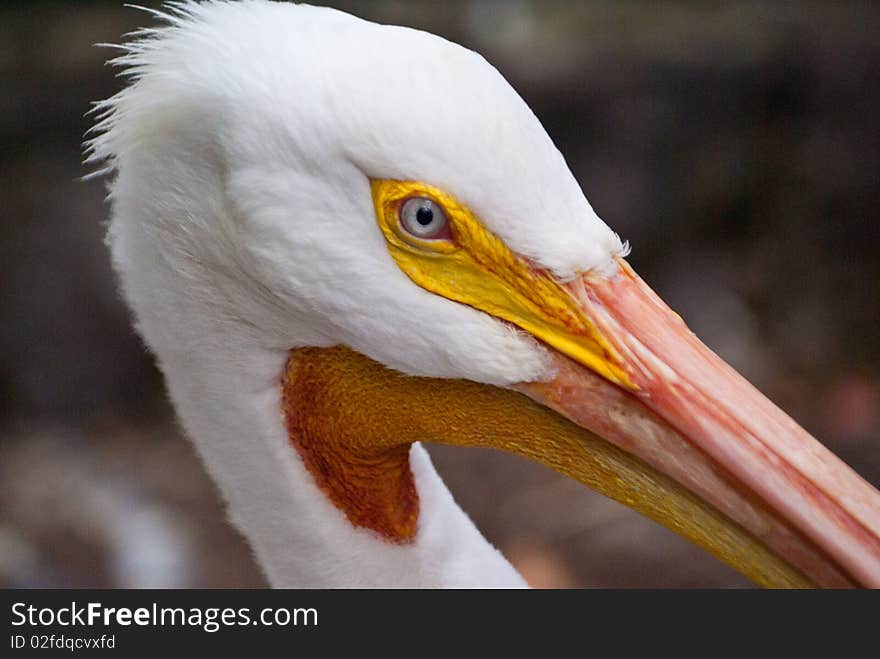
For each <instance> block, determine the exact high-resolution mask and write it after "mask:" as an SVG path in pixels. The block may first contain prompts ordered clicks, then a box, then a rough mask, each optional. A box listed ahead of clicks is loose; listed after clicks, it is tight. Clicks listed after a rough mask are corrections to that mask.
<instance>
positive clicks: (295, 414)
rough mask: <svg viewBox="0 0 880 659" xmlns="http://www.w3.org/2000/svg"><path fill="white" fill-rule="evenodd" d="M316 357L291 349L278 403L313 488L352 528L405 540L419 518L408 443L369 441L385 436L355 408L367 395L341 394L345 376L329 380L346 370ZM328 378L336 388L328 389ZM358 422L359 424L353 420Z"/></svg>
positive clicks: (307, 351) (370, 416) (372, 417)
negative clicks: (324, 496)
mask: <svg viewBox="0 0 880 659" xmlns="http://www.w3.org/2000/svg"><path fill="white" fill-rule="evenodd" d="M316 354H319V353H315V351H313V350H311V349H305V350H298V351H293V352H291V354H290V358H289V359H288V361H287V365H286V367H285V369H284V375H283V377H282V408H283V412H284V420H285V423H286V426H287V433H288V437H289V438H290V442H291V443H292V444H293V446H294V447H295V448H296V450H297V451H298V452H299V454H300V457H302V459H303V462H304V463H305V465H306V468H307V469H308V470H309V472H311V474H312V476H313V477H314V478H315V481H316V482H317V484H318V487H320V488H321V490H323V492H324V493H325V494H326V495H327V496H328V497H329V498H330V500H331V501H332V502H333V504H334V505H335V506H336V507H337V508H339V509H340V510H341V511H342V512H344V513H345V515H346V516H347V517H348V520H349V521H350V522H351V523H352V524H353V525H354V526H359V527H364V528H368V529H371V530H373V531H375V532H376V533H379V534H380V535H382V536H383V537H384V538H386V539H387V540H390V541H393V542H400V543H403V542H409V541H411V540H412V539H413V538H414V537H415V535H416V528H417V524H418V517H419V495H418V492H417V491H416V487H415V483H414V482H413V475H412V471H411V470H410V467H409V450H410V445H411V443H410V442H386V441H370V440H373V439H375V438H376V437H382V436H383V435H382V428H381V427H379V428H377V427H376V421H377V419H376V417H375V415H374V414H372V413H370V411H368V410H363V411H362V412H363V413H360V411H359V410H358V409H357V406H359V405H363V404H364V403H365V400H364V399H363V398H361V397H359V396H357V395H352V397H351V398H350V399H347V398H346V388H345V384H344V383H345V381H346V378H345V377H341V378H336V377H333V376H334V375H337V376H338V375H343V376H344V373H328V372H327V370H326V369H328V368H330V369H332V368H333V367H334V363H333V362H327V361H326V360H314V359H310V358H309V357H310V356H315V355H316ZM331 382H332V383H333V384H334V385H337V386H333V387H330V386H328V383H331ZM351 393H352V394H354V393H355V392H351ZM341 408H342V409H341ZM358 420H360V421H362V422H363V423H364V424H365V425H363V426H361V427H358V426H356V425H352V424H354V423H357V422H358Z"/></svg>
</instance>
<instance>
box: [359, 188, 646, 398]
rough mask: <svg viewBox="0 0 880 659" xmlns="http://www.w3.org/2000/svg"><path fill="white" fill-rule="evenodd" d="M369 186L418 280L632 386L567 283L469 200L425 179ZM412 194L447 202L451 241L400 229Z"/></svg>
mask: <svg viewBox="0 0 880 659" xmlns="http://www.w3.org/2000/svg"><path fill="white" fill-rule="evenodd" d="M370 186H371V190H372V194H373V203H374V205H375V209H376V219H377V221H378V223H379V227H380V228H381V230H382V233H383V234H384V236H385V240H386V242H387V244H388V250H389V252H390V253H391V256H392V257H393V258H394V260H395V261H396V263H397V265H398V266H399V267H400V269H401V270H403V272H404V273H405V274H406V275H407V276H408V277H409V278H410V279H411V280H412V281H413V282H415V283H416V284H417V285H418V286H420V287H422V288H424V289H425V290H428V291H430V292H432V293H435V294H436V295H440V296H442V297H445V298H447V299H450V300H454V301H456V302H460V303H462V304H466V305H468V306H470V307H473V308H475V309H479V310H480V311H483V312H484V313H487V314H490V315H492V316H495V317H496V318H500V319H502V320H505V321H507V322H509V323H512V324H513V325H516V326H517V327H520V328H521V329H523V330H525V331H526V332H528V333H530V334H532V335H533V336H535V337H537V338H538V339H540V340H542V341H544V342H545V343H547V344H548V345H550V346H552V347H554V348H556V349H557V350H559V351H560V352H562V353H563V354H565V355H567V356H569V357H571V358H572V359H574V360H576V361H578V362H580V363H581V364H583V365H585V366H587V367H589V368H591V369H592V370H594V371H595V372H596V373H598V374H599V375H602V376H603V377H605V378H607V379H608V380H610V381H612V382H614V383H616V384H619V385H621V386H623V387H626V388H628V389H635V385H633V383H632V382H631V380H630V379H629V377H628V376H627V374H626V372H625V371H624V370H623V368H622V366H621V364H622V360H621V357H620V355H619V354H618V353H617V351H616V350H615V349H614V348H613V347H612V346H611V345H610V343H609V342H608V341H607V340H606V339H605V338H604V337H603V336H602V335H601V334H600V333H599V331H598V330H597V329H596V328H595V326H594V325H593V324H592V323H591V322H590V321H589V320H588V319H587V318H586V317H585V316H584V314H583V313H582V312H581V310H580V308H579V307H578V305H577V303H576V302H575V301H574V299H573V298H572V296H571V295H570V294H569V293H568V292H567V291H566V290H565V289H564V288H563V287H562V285H561V284H560V283H559V282H557V281H556V280H555V279H554V278H553V277H552V276H551V275H550V273H548V272H547V271H546V270H543V269H540V268H537V267H534V266H533V265H532V264H530V263H529V262H528V261H527V260H526V259H524V258H522V257H520V256H517V255H516V254H514V253H513V252H512V251H511V250H510V249H509V248H508V247H507V245H505V244H504V242H503V241H501V240H500V239H499V238H498V237H497V236H495V235H494V234H493V233H491V232H490V231H488V230H487V229H486V228H485V227H484V226H483V225H482V223H481V222H480V221H479V220H478V219H477V217H476V216H475V215H474V214H473V213H472V212H471V211H470V210H469V209H468V208H467V207H466V206H465V205H464V204H461V203H460V202H459V201H458V200H456V199H455V198H454V197H453V196H452V195H450V194H448V193H447V192H444V191H443V190H440V189H438V188H435V187H433V186H431V185H428V184H426V183H419V182H415V181H396V180H390V179H382V180H375V179H374V180H372V181H371V182H370ZM411 197H427V198H429V199H431V200H433V201H434V202H435V203H437V204H439V205H440V206H441V207H442V208H443V211H444V213H445V214H446V219H447V222H448V223H449V226H450V230H451V239H450V240H421V239H419V238H416V237H415V236H412V235H411V234H409V233H407V232H406V231H405V229H403V227H402V226H401V225H400V219H399V215H398V213H399V209H400V206H401V204H402V203H403V202H404V201H406V200H407V199H409V198H411Z"/></svg>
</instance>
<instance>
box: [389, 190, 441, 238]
mask: <svg viewBox="0 0 880 659" xmlns="http://www.w3.org/2000/svg"><path fill="white" fill-rule="evenodd" d="M400 225H401V226H402V227H403V229H404V230H405V231H406V232H407V233H409V234H411V235H413V236H415V237H416V238H421V239H422V240H431V239H432V238H437V237H438V236H440V235H441V234H442V233H443V230H444V229H445V228H446V214H445V213H444V212H443V209H442V208H440V205H439V204H438V203H437V202H435V201H433V200H432V199H428V198H427V197H411V198H410V199H407V200H406V201H405V202H403V204H402V205H401V206H400Z"/></svg>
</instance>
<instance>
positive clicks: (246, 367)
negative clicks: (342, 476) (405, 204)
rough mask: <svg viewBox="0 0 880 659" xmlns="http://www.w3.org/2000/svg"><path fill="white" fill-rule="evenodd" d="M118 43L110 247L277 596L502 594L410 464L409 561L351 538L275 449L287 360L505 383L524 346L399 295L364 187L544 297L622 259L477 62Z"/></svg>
mask: <svg viewBox="0 0 880 659" xmlns="http://www.w3.org/2000/svg"><path fill="white" fill-rule="evenodd" d="M160 18H161V19H162V20H163V21H164V24H163V25H162V26H160V27H158V28H153V29H149V30H143V31H141V32H139V33H137V35H136V37H135V39H134V40H133V41H131V42H129V43H128V44H126V45H124V46H123V47H122V48H123V54H122V55H121V56H120V57H119V58H117V60H116V63H117V64H119V65H121V66H123V67H125V69H124V70H125V74H126V75H128V76H129V77H130V78H131V83H130V84H129V85H128V86H127V87H126V88H125V89H124V90H123V91H122V92H120V93H119V94H117V95H116V96H114V97H113V98H111V99H109V100H107V101H104V102H102V103H99V104H98V105H97V112H98V122H97V125H96V129H95V130H96V133H95V136H94V137H93V138H92V139H91V141H90V142H89V143H88V152H89V160H90V161H91V162H92V163H94V164H96V165H97V164H100V163H104V169H103V170H101V171H104V172H114V173H115V177H114V179H113V182H112V186H111V199H112V205H113V210H112V222H111V227H110V231H109V236H108V242H109V245H110V247H111V249H112V252H113V258H114V263H115V267H116V269H117V271H118V273H119V277H120V280H121V283H122V287H123V290H124V293H125V297H126V299H127V301H128V302H129V304H130V305H131V307H132V309H133V310H134V313H135V316H136V320H137V326H138V329H139V331H140V333H141V334H142V335H143V337H144V339H145V341H146V342H147V344H148V345H149V347H150V348H151V349H152V351H153V352H154V353H155V354H156V355H157V358H158V360H159V363H160V366H161V368H162V370H163V372H164V374H165V378H166V381H167V383H168V388H169V391H170V393H171V396H172V399H173V401H174V404H175V407H176V409H177V411H178V413H179V415H180V418H181V419H182V421H183V424H184V426H185V427H186V430H187V432H188V434H189V435H190V437H192V439H193V441H194V442H195V444H196V446H197V448H198V450H199V452H200V454H201V455H202V458H203V459H204V461H205V463H206V465H207V467H208V469H209V470H210V472H211V473H212V475H213V476H214V478H215V480H216V481H217V483H218V485H219V487H220V489H221V491H222V492H223V495H224V496H225V498H226V500H227V501H228V504H229V511H230V516H231V518H232V520H233V521H234V522H235V523H236V524H237V525H238V527H239V528H240V529H241V530H242V531H243V532H244V534H245V535H246V536H247V537H248V538H249V539H250V541H251V543H252V545H253V547H254V550H255V552H256V554H257V557H258V559H259V560H260V562H261V564H262V565H263V567H264V569H265V570H266V572H267V574H268V576H269V578H270V580H271V581H272V583H274V584H276V585H314V586H317V585H325V586H346V585H401V586H403V585H409V586H428V585H478V584H482V585H499V586H500V585H522V580H521V579H520V577H519V576H518V575H517V574H516V573H515V571H514V570H513V569H512V568H511V567H510V565H509V564H508V563H507V562H506V561H505V560H504V559H503V558H502V557H501V556H500V554H498V553H497V551H496V550H494V549H493V548H492V547H491V546H490V545H489V544H488V543H487V542H486V541H485V540H484V539H483V538H482V537H481V536H480V534H479V533H478V532H477V531H476V529H475V528H474V527H473V525H472V524H471V522H470V520H469V519H468V518H467V517H466V516H465V515H464V514H463V513H462V512H461V510H460V509H459V508H458V507H457V506H456V505H455V504H454V502H453V501H452V498H451V496H450V495H449V493H448V491H447V490H446V488H445V486H444V485H443V484H442V482H441V481H440V479H439V477H438V476H437V475H436V473H435V472H434V470H433V468H432V467H431V465H430V462H429V459H428V457H427V454H426V453H425V452H424V451H423V450H422V449H421V448H420V447H415V448H414V449H413V452H412V457H411V462H412V466H413V470H414V473H415V474H416V479H417V485H418V488H419V494H420V498H421V514H420V522H419V531H418V536H417V540H416V542H415V543H414V544H413V545H411V546H395V545H391V544H389V543H387V542H384V541H382V540H380V539H378V538H377V537H375V536H373V535H372V534H371V533H370V532H367V531H363V530H360V529H355V528H353V527H352V526H351V525H350V524H349V523H348V522H347V520H346V519H345V518H344V516H343V515H342V513H341V512H340V511H338V510H336V509H335V508H334V507H333V506H332V505H331V504H330V503H329V502H328V501H327V500H326V498H325V497H324V495H323V494H322V493H321V492H320V491H319V490H318V489H317V488H316V487H315V485H314V483H313V482H312V480H311V478H310V477H309V475H308V474H307V473H306V471H305V469H304V467H303V465H302V463H301V462H300V460H299V457H298V455H297V454H296V453H295V451H294V450H293V449H292V448H291V446H290V444H289V442H288V441H287V437H286V434H285V432H284V429H283V427H282V423H281V415H280V412H279V409H280V405H279V395H280V392H279V386H278V382H279V374H280V372H281V369H282V367H283V364H284V361H285V359H286V355H287V351H288V350H289V349H291V348H295V347H299V346H306V345H311V346H330V345H335V344H344V345H347V346H350V347H351V348H353V349H355V350H357V351H359V352H361V353H363V354H365V355H367V356H369V357H371V358H372V359H374V360H377V361H379V362H381V363H383V364H386V365H388V366H390V367H392V368H395V369H398V370H400V371H403V372H405V373H409V374H413V375H423V376H436V377H459V378H468V379H471V380H475V381H478V382H484V383H489V384H500V385H503V384H510V383H513V382H517V381H524V380H535V379H538V378H542V377H545V376H546V375H548V373H547V370H548V369H547V365H546V363H547V362H546V359H545V354H544V352H543V349H542V348H540V347H539V346H538V345H537V344H536V343H535V342H534V341H533V340H531V339H530V338H528V337H525V336H524V335H523V334H521V333H518V332H514V331H512V330H511V329H509V328H508V327H507V326H506V325H505V324H503V323H501V322H498V321H497V320H495V319H493V318H491V317H489V316H487V315H485V314H483V313H480V312H478V311H476V310H474V309H471V308H469V307H465V306H463V305H459V304H456V303H454V302H451V301H449V300H446V299H444V298H441V297H438V296H435V295H432V294H430V293H428V292H426V291H425V290H423V289H421V288H419V287H418V286H416V285H415V284H413V283H412V282H411V281H410V280H409V279H407V277H406V276H405V275H404V274H403V273H402V272H401V271H400V270H399V269H398V267H397V266H396V265H395V263H394V262H393V260H392V259H391V257H390V255H389V254H388V251H387V248H386V246H385V243H384V240H383V238H382V235H381V232H380V231H379V228H378V225H377V223H376V220H375V217H374V215H373V209H372V202H371V199H370V192H369V183H368V181H369V178H370V177H376V178H397V179H407V180H413V179H415V180H421V181H424V182H427V183H430V184H432V185H435V186H438V187H440V188H443V189H445V190H447V191H448V192H450V193H452V194H454V195H455V196H456V197H457V198H459V199H460V200H461V201H463V202H465V203H466V204H467V205H468V206H469V207H470V208H471V209H472V210H473V211H475V212H476V213H477V214H478V216H479V217H480V218H481V220H482V221H483V222H484V224H485V225H486V226H487V227H488V228H489V229H491V230H492V231H494V232H495V233H496V234H497V235H498V236H500V237H501V238H502V239H503V240H504V241H505V242H506V243H507V245H508V246H510V247H511V248H512V249H513V250H514V251H516V252H518V253H520V254H522V255H525V256H527V257H529V258H530V259H532V260H534V261H535V262H536V263H538V264H539V265H542V266H544V267H546V268H549V269H551V270H552V271H554V272H555V273H556V274H557V275H559V276H560V277H570V276H573V275H574V273H576V272H581V271H586V270H590V269H601V270H606V269H609V268H611V267H613V259H612V257H613V256H614V255H615V254H618V253H620V252H622V251H623V249H624V247H623V245H621V243H620V241H619V239H618V238H617V236H616V235H615V234H614V233H613V232H612V231H610V230H609V229H608V228H607V227H606V226H605V224H604V223H602V221H601V220H600V219H599V218H598V217H597V216H596V215H595V213H594V212H593V210H592V209H591V207H590V205H589V203H588V202H587V200H586V199H585V198H584V196H583V194H582V192H581V190H580V188H579V186H578V184H577V182H576V181H575V179H574V177H573V176H572V175H571V173H570V171H569V169H568V167H567V166H566V164H565V162H564V160H563V157H562V156H561V155H560V153H559V151H558V150H557V149H556V148H555V146H554V145H553V143H552V141H551V140H550V138H549V137H548V136H547V134H546V132H545V131H544V129H543V128H542V127H541V125H540V123H539V122H538V120H537V119H536V118H535V116H534V115H533V114H532V112H531V110H529V108H528V107H527V106H526V104H525V103H524V102H523V101H522V100H521V99H520V97H519V96H518V95H517V94H516V93H515V92H514V91H513V89H512V88H511V87H510V86H509V85H508V84H507V83H506V82H505V80H504V79H503V78H502V77H501V75H500V74H499V73H498V72H497V71H496V70H495V69H494V68H493V67H492V66H490V65H489V64H488V63H487V62H486V61H485V60H484V59H483V58H481V57H480V56H479V55H477V54H475V53H473V52H471V51H469V50H466V49H464V48H462V47H460V46H457V45H455V44H452V43H450V42H448V41H445V40H443V39H441V38H439V37H436V36H433V35H430V34H427V33H424V32H419V31H416V30H411V29H407V28H402V27H391V26H382V25H376V24H373V23H369V22H366V21H362V20H359V19H357V18H354V17H352V16H350V15H347V14H344V13H342V12H338V11H334V10H330V9H322V8H316V7H310V6H305V5H291V4H282V3H274V2H267V1H266V0H246V1H243V2H219V1H215V2H205V3H201V4H199V3H193V2H183V3H175V4H173V5H171V6H170V8H169V9H168V10H167V12H166V13H163V14H161V15H160Z"/></svg>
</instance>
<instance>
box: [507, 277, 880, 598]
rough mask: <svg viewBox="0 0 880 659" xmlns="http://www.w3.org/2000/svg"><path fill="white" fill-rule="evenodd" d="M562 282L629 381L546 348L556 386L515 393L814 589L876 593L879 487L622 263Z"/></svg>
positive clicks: (737, 556)
mask: <svg viewBox="0 0 880 659" xmlns="http://www.w3.org/2000/svg"><path fill="white" fill-rule="evenodd" d="M565 287H566V288H567V291H568V293H569V294H570V295H571V296H572V297H573V298H574V300H575V301H576V302H577V305H578V307H579V308H580V310H581V311H582V312H583V315H584V316H585V317H586V318H587V320H589V322H590V323H591V324H592V326H593V327H594V328H595V330H596V331H597V332H598V333H599V334H600V335H601V336H602V337H603V338H604V339H605V341H606V343H607V344H608V345H609V346H610V348H611V352H613V353H616V354H614V356H613V361H614V363H615V364H616V366H617V367H618V368H620V369H621V370H622V371H623V372H624V373H625V374H626V376H627V378H628V380H629V382H628V384H629V385H631V386H629V387H624V386H620V385H618V384H614V383H612V382H611V381H610V380H608V379H605V378H603V377H601V376H599V375H597V374H596V373H595V372H594V371H593V370H590V369H587V368H584V366H583V365H581V364H579V363H577V362H575V361H572V360H570V359H569V358H567V357H565V356H563V355H562V354H560V353H554V357H553V358H554V359H555V361H556V375H555V377H554V378H553V379H552V380H551V381H549V382H538V383H523V384H519V385H516V386H515V387H514V388H515V389H517V390H518V391H520V392H522V393H525V394H526V395H527V396H529V397H530V398H532V399H533V400H535V401H537V402H539V403H541V404H542V405H545V406H547V407H550V408H551V409H553V410H555V411H556V412H558V413H559V414H561V415H563V416H564V417H566V418H568V419H569V420H571V421H572V422H574V423H576V424H577V425H579V426H581V427H582V428H585V429H587V430H590V431H592V432H594V433H596V434H598V435H600V436H602V437H603V438H605V439H606V440H607V441H609V442H610V443H612V444H615V445H617V446H618V447H619V448H621V449H623V450H625V451H626V452H628V453H631V454H634V455H636V456H637V457H638V458H640V459H641V460H642V461H644V462H645V463H647V464H648V465H650V466H652V467H654V468H655V469H656V470H657V471H659V472H662V473H663V474H665V475H667V476H669V477H670V478H672V479H673V480H675V481H677V482H678V484H680V485H681V486H683V487H684V488H686V489H687V490H689V491H690V492H691V493H693V494H694V495H696V496H697V497H699V498H700V499H703V500H705V501H706V502H708V503H709V504H711V506H713V507H714V508H716V509H717V510H718V511H720V512H721V513H723V515H724V516H726V517H727V518H729V519H730V520H732V521H734V522H736V524H738V525H739V526H740V527H742V528H743V529H745V530H746V531H747V532H748V533H749V534H750V535H751V536H752V537H753V538H755V539H757V540H758V541H759V542H760V543H762V544H763V545H765V546H766V547H767V548H769V549H770V550H771V551H772V552H773V553H774V554H775V555H776V556H778V557H780V558H782V559H783V560H784V561H785V562H786V563H787V564H789V565H790V566H793V567H794V568H796V570H797V571H799V572H800V573H802V574H803V575H804V576H806V577H807V578H808V580H809V581H810V582H812V583H814V584H816V585H819V586H823V587H848V586H865V587H870V588H878V587H880V493H878V492H877V490H875V489H874V488H873V487H871V486H870V485H869V484H868V483H867V482H865V481H864V480H863V479H862V478H860V477H859V476H858V475H857V474H856V473H855V472H853V471H852V470H851V469H850V468H849V467H848V466H847V465H845V464H844V463H843V462H841V461H840V460H839V459H838V458H837V457H835V456H834V455H833V454H832V453H830V452H829V451H828V450H827V449H826V448H825V447H824V446H822V445H821V444H820V443H819V442H817V441H816V440H815V439H813V437H811V436H810V435H809V434H808V433H807V432H806V431H804V430H803V429H802V428H801V427H800V426H798V425H797V424H796V423H795V422H794V421H793V420H792V419H791V418H789V417H788V416H786V415H785V414H784V413H783V412H782V411H781V410H780V409H779V408H777V407H776V406H775V405H773V403H771V402H770V401H769V400H768V399H767V398H765V397H764V396H763V395H761V393H760V392H758V391H757V389H755V388H754V387H752V386H751V385H750V384H749V383H748V382H747V381H746V380H745V379H743V378H742V377H741V376H740V375H739V374H737V373H736V372H735V371H734V370H733V369H732V368H731V367H730V366H728V365H727V364H726V363H725V362H723V361H722V360H721V359H720V358H719V357H718V356H717V355H715V354H714V353H712V352H711V351H710V350H709V349H708V348H707V347H706V346H705V345H703V344H702V343H701V342H700V341H699V340H698V339H697V338H696V337H695V336H694V335H693V334H692V333H691V332H690V331H689V330H688V328H687V327H686V326H685V324H684V323H683V322H682V320H681V318H679V317H678V316H677V315H676V314H675V313H674V312H672V311H671V310H670V309H669V308H668V307H667V306H666V305H665V304H664V303H663V301H662V300H660V299H659V298H658V297H657V296H656V295H655V294H654V293H653V292H652V291H651V290H650V289H649V288H648V287H647V285H645V283H644V282H643V281H642V280H641V279H639V277H638V276H637V275H636V274H635V273H634V272H633V271H632V270H631V269H630V267H629V266H628V265H627V264H626V262H624V261H622V260H621V261H620V269H619V271H618V272H617V273H616V274H614V275H612V276H610V277H599V276H592V275H587V276H585V277H583V278H580V279H577V280H575V281H573V282H571V283H569V284H566V285H565ZM611 359H612V357H611V356H609V360H611ZM685 514H686V513H685ZM676 515H677V513H676V512H675V511H665V512H663V513H662V514H661V515H657V516H655V517H665V519H664V520H663V523H664V524H666V525H667V526H671V527H673V528H675V529H676V530H679V531H680V532H682V533H683V534H684V535H686V536H688V537H690V538H691V539H692V540H695V541H697V542H698V543H700V544H702V545H703V546H705V547H706V548H707V549H709V550H710V551H712V552H713V553H715V554H716V555H718V556H719V557H721V558H722V559H724V560H726V561H727V562H729V563H731V564H732V565H733V566H734V567H736V568H737V569H739V570H740V571H741V572H743V573H745V574H746V575H747V576H751V577H752V578H753V579H754V580H756V581H758V582H760V583H763V584H764V585H771V586H772V585H791V582H788V581H786V582H782V583H780V582H779V581H777V580H776V579H775V578H774V577H773V576H772V575H769V573H768V571H767V570H766V569H765V568H766V566H765V565H762V560H756V559H754V557H751V558H750V557H749V556H748V555H747V554H748V552H746V553H745V554H744V553H743V552H742V550H741V548H739V549H737V548H731V547H730V545H731V544H732V543H736V542H738V540H737V538H736V534H734V535H733V536H728V535H725V534H719V533H716V532H714V531H713V530H712V529H705V528H704V529H700V528H694V522H695V520H688V519H676ZM679 516H681V515H679ZM697 526H699V524H697Z"/></svg>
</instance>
